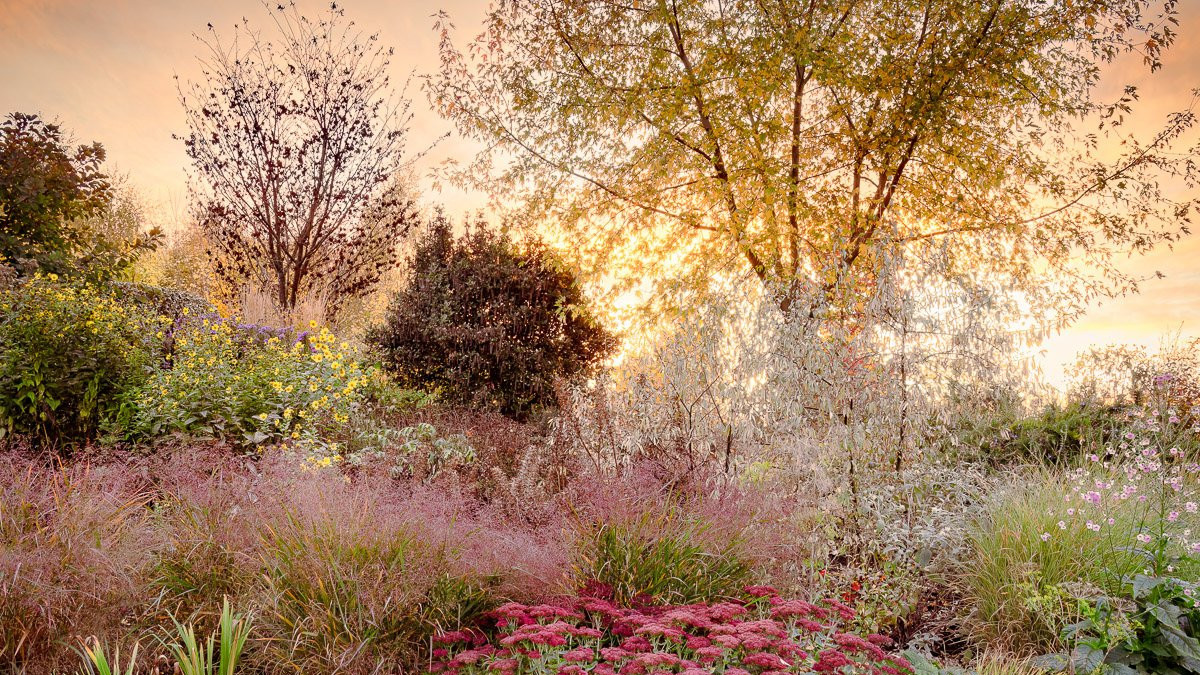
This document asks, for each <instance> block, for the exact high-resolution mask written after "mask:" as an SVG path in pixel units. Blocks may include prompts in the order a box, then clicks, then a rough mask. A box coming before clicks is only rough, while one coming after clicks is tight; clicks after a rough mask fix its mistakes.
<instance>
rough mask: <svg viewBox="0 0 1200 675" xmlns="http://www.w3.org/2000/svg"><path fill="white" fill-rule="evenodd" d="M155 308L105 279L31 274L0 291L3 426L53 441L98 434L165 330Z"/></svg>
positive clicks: (146, 367) (151, 360)
mask: <svg viewBox="0 0 1200 675" xmlns="http://www.w3.org/2000/svg"><path fill="white" fill-rule="evenodd" d="M160 329H161V326H160V325H159V321H158V320H157V319H156V317H155V316H154V315H152V314H149V313H147V312H143V311H141V310H139V309H138V308H136V307H133V306H131V305H128V304H124V303H121V302H119V301H118V300H117V299H116V298H115V297H114V296H113V295H112V293H110V292H107V291H106V290H105V289H104V288H102V287H97V286H92V285H86V284H80V283H68V282H64V281H60V280H59V279H58V277H57V276H56V275H53V274H50V275H47V276H42V275H40V274H37V275H35V276H34V277H33V278H31V279H30V280H29V281H28V282H27V283H25V284H23V285H20V286H17V287H15V288H13V289H11V290H9V291H7V292H5V293H3V294H2V295H0V433H19V434H28V435H30V436H32V437H33V438H35V439H37V440H39V441H42V442H46V443H49V444H55V445H70V444H76V443H79V442H83V441H87V440H89V439H92V438H95V436H96V435H97V433H98V432H99V431H100V430H101V427H102V425H103V424H104V423H105V422H107V421H112V420H114V419H115V416H116V415H117V414H118V413H119V412H120V411H121V409H122V406H123V404H125V403H128V401H126V400H124V399H123V397H122V394H123V393H124V392H126V391H128V390H130V389H132V388H134V387H136V386H138V385H139V384H140V383H141V382H144V381H145V380H146V379H147V378H148V377H149V376H150V373H151V370H152V369H153V368H154V366H155V359H156V357H157V354H158V349H159V344H160V341H161V337H162V332H161V330H160Z"/></svg>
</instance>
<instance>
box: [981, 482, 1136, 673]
mask: <svg viewBox="0 0 1200 675" xmlns="http://www.w3.org/2000/svg"><path fill="white" fill-rule="evenodd" d="M1067 491H1068V487H1067V485H1066V482H1065V481H1064V480H1063V479H1062V478H1060V477H1057V476H1054V475H1051V474H1045V475H1043V476H1041V477H1040V478H1039V479H1037V480H1034V481H1033V482H1031V483H1030V484H1029V485H1026V486H1023V487H1017V488H1015V489H1013V490H1010V491H1005V492H1003V493H1000V494H998V495H996V496H995V497H994V498H993V499H992V501H991V505H990V508H989V509H988V514H987V516H986V517H985V518H984V519H983V520H982V522H980V523H979V525H978V527H977V528H976V529H975V530H974V531H973V532H972V533H971V534H970V535H969V537H970V538H969V542H970V547H971V550H970V553H969V554H968V555H967V557H966V560H965V562H964V577H963V581H964V582H965V583H964V588H963V591H964V595H965V599H966V601H967V602H968V603H970V605H971V607H972V614H971V618H970V620H969V630H970V632H971V633H972V635H973V636H974V637H975V638H976V639H978V640H979V641H981V642H986V643H988V644H996V645H1002V646H1004V647H1005V648H1006V649H1009V650H1012V651H1013V652H1017V653H1027V654H1033V653H1043V652H1044V651H1047V650H1050V649H1053V648H1054V647H1055V646H1057V645H1059V643H1060V637H1059V633H1060V631H1061V630H1062V628H1063V627H1065V626H1067V625H1069V624H1070V623H1072V622H1073V620H1074V619H1075V618H1076V616H1077V614H1076V613H1077V602H1076V600H1075V598H1074V596H1072V595H1071V594H1070V593H1068V592H1067V591H1066V590H1065V589H1064V588H1063V585H1064V584H1078V585H1079V587H1078V588H1076V589H1073V590H1077V591H1084V590H1085V589H1084V588H1083V586H1084V585H1092V586H1095V587H1097V588H1099V587H1100V585H1102V584H1104V583H1105V581H1106V580H1107V579H1108V578H1109V573H1108V572H1107V570H1120V571H1127V570H1129V569H1132V568H1133V565H1134V564H1135V563H1136V561H1134V560H1133V559H1131V558H1130V557H1129V556H1128V555H1121V554H1119V553H1116V552H1114V551H1111V550H1106V549H1104V548H1101V547H1099V546H1097V545H1096V540H1095V536H1094V534H1093V532H1092V531H1091V530H1089V529H1088V527H1087V526H1086V523H1084V522H1081V521H1076V520H1072V521H1070V522H1067V521H1063V520H1062V519H1061V515H1060V510H1061V506H1062V504H1063V496H1064V495H1065V494H1066V493H1067ZM1060 522H1062V523H1063V525H1064V527H1060V526H1059V523H1060ZM1047 533H1053V535H1052V536H1049V537H1046V536H1044V535H1046V534H1047ZM1130 540H1132V535H1131V536H1130ZM1118 573H1119V572H1118ZM1068 588H1070V586H1068Z"/></svg>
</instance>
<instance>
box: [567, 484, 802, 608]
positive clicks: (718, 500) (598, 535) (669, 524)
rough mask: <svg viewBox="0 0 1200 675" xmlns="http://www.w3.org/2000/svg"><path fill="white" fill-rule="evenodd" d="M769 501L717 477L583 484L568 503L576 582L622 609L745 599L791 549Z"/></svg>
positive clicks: (574, 491)
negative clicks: (750, 586)
mask: <svg viewBox="0 0 1200 675" xmlns="http://www.w3.org/2000/svg"><path fill="white" fill-rule="evenodd" d="M642 469H643V470H644V467H643V468H642ZM581 488H582V490H581ZM765 497H766V495H763V494H759V493H758V492H757V491H755V490H752V489H744V488H741V487H739V486H737V485H734V484H731V483H728V482H725V481H722V480H718V479H715V478H694V479H692V480H691V481H690V482H683V483H680V482H672V481H667V482H663V481H662V480H661V477H659V478H655V477H652V476H649V475H644V474H642V473H641V470H634V471H631V472H629V473H628V474H626V475H623V476H620V477H609V478H597V477H590V478H585V479H582V480H581V481H580V482H579V485H578V486H577V487H575V488H574V489H573V491H572V492H571V493H570V494H568V495H566V496H565V497H564V498H565V499H566V500H567V502H568V504H567V506H568V509H569V510H570V512H571V517H570V519H569V534H570V536H571V537H572V547H573V552H574V553H573V556H574V557H573V560H572V565H571V579H572V583H573V585H574V587H575V588H588V590H589V592H591V593H593V594H597V593H599V594H602V595H605V596H608V597H609V598H610V599H612V600H613V601H614V602H617V603H618V604H621V603H624V604H630V603H642V604H690V603H696V602H710V601H716V600H720V599H722V598H730V597H735V596H737V594H738V593H740V592H741V589H742V588H743V587H744V586H745V585H746V584H747V583H751V582H752V581H757V580H760V579H756V578H755V577H756V575H757V574H758V572H761V571H762V570H763V569H765V567H766V565H765V563H766V561H767V560H768V559H770V558H772V557H773V555H774V554H775V553H776V552H777V551H778V550H779V548H780V546H781V544H782V542H781V541H780V540H779V538H778V537H777V535H778V530H776V529H775V528H774V525H776V524H777V520H778V517H779V516H780V513H779V512H780V511H781V509H779V508H778V504H775V503H773V502H771V501H770V500H768V499H765Z"/></svg>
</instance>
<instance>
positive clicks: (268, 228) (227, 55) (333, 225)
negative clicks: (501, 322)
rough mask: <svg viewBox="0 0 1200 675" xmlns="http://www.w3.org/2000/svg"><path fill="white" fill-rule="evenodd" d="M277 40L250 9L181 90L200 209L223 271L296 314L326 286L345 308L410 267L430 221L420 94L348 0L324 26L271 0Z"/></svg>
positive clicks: (213, 42) (209, 45) (209, 49)
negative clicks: (403, 84) (408, 238)
mask: <svg viewBox="0 0 1200 675" xmlns="http://www.w3.org/2000/svg"><path fill="white" fill-rule="evenodd" d="M268 11H269V12H270V15H271V18H272V20H273V22H274V27H275V28H276V35H275V36H274V39H268V38H266V37H264V36H263V34H262V32H260V31H258V30H256V29H254V28H252V27H251V24H250V22H249V21H248V20H247V19H245V18H243V19H242V22H241V23H239V24H238V25H237V26H236V31H235V35H234V37H233V39H232V41H229V42H226V41H223V40H222V39H221V38H220V37H219V36H218V35H217V33H216V31H215V30H214V29H213V28H212V25H211V24H209V30H210V34H209V36H207V37H201V36H197V39H198V40H199V41H200V43H201V44H202V45H204V47H205V48H206V53H205V54H204V55H203V56H202V57H200V63H201V65H202V71H203V81H201V82H189V83H188V84H187V85H186V86H185V85H183V84H180V85H179V98H180V102H181V103H182V104H183V108H184V111H185V112H186V114H187V120H188V133H187V135H186V136H183V137H182V140H183V142H184V145H185V147H186V150H187V154H188V157H189V158H190V159H191V160H192V164H193V169H194V172H193V174H192V176H191V180H190V190H191V194H192V202H193V208H194V209H195V211H196V214H195V215H196V219H197V221H198V222H199V223H200V224H201V227H202V228H203V230H204V233H205V235H206V238H207V240H208V241H209V242H210V249H209V254H210V256H211V257H212V259H213V263H214V268H215V270H216V271H217V273H218V274H219V275H220V276H221V277H223V278H224V279H225V280H227V281H230V282H232V283H235V284H240V283H246V282H249V283H253V284H257V285H258V286H260V287H261V288H262V289H264V290H268V291H269V292H270V293H271V295H272V297H274V299H275V301H276V302H277V303H278V304H279V307H280V309H281V310H283V311H285V312H286V311H290V310H291V309H292V308H294V307H295V306H296V303H297V302H298V300H300V299H301V298H303V297H304V296H305V295H306V294H308V293H314V292H315V293H321V294H323V295H324V296H325V297H326V299H327V301H328V302H329V305H328V307H327V310H326V311H327V313H329V314H330V315H332V313H333V312H335V311H336V310H337V307H338V306H339V304H340V303H341V302H342V301H344V300H345V299H347V298H351V297H355V296H358V295H362V294H364V293H365V292H366V291H368V290H369V289H370V288H371V287H372V286H373V285H374V284H375V283H376V282H377V281H378V280H379V278H380V276H381V274H383V272H385V271H386V270H388V269H389V268H391V267H393V266H394V265H395V264H396V262H397V253H396V245H395V244H396V241H397V240H398V239H399V238H400V237H401V236H402V235H403V234H404V233H405V232H406V231H407V230H408V229H409V228H410V227H411V226H412V225H413V224H414V223H415V222H416V221H417V216H416V212H415V208H414V200H413V199H412V197H411V195H410V193H408V192H407V191H405V190H400V189H396V187H395V186H396V183H395V177H396V176H398V175H399V174H400V172H401V170H402V169H403V168H405V166H406V154H405V137H406V134H407V131H408V125H409V123H410V122H411V120H412V114H411V112H410V110H409V108H410V105H411V101H410V100H409V99H407V98H406V97H405V96H404V94H403V92H401V94H400V95H399V96H395V95H394V94H393V93H392V92H391V90H390V86H389V78H388V74H387V71H388V66H389V63H390V57H391V55H392V53H393V52H392V49H390V48H386V47H383V46H382V45H380V43H379V35H378V34H377V33H372V34H364V33H362V32H361V31H359V30H358V29H356V28H355V24H354V22H352V21H347V20H346V19H345V15H344V13H343V11H342V10H341V9H340V8H338V6H337V5H336V3H335V4H332V5H330V9H329V11H328V13H327V14H325V15H324V16H323V17H321V18H320V19H319V20H316V21H313V20H310V19H308V18H307V17H305V16H303V15H301V14H300V13H299V11H298V10H297V9H296V7H295V5H294V3H289V4H288V5H286V6H285V5H277V6H276V7H275V8H274V9H269V10H268Z"/></svg>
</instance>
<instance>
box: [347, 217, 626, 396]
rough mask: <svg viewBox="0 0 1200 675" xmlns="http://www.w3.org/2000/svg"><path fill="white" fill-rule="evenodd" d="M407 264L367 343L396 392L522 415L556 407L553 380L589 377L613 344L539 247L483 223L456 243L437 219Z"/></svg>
mask: <svg viewBox="0 0 1200 675" xmlns="http://www.w3.org/2000/svg"><path fill="white" fill-rule="evenodd" d="M411 262H412V264H411V271H410V272H409V275H408V279H407V284H406V286H405V287H404V289H403V290H401V291H400V292H398V293H397V294H396V295H395V297H394V298H393V299H392V303H391V306H390V307H389V309H388V312H387V316H386V318H385V320H384V323H383V324H382V325H381V326H378V327H376V328H374V329H373V330H372V331H371V333H370V335H369V338H368V339H369V341H370V342H372V343H373V344H374V345H376V346H377V347H378V348H379V350H380V351H381V353H382V355H383V363H384V366H385V367H386V368H387V370H389V371H390V372H391V373H392V374H393V375H394V376H395V377H396V379H397V381H398V382H399V383H400V384H401V385H403V386H408V387H414V388H426V389H436V390H437V391H438V393H439V396H440V397H441V398H442V399H443V400H445V401H448V402H453V403H465V404H471V405H477V406H480V407H485V408H493V409H498V410H500V411H501V412H503V413H505V414H507V415H510V416H513V417H517V418H521V417H524V416H526V415H528V414H529V413H530V412H532V411H534V410H536V409H538V408H540V407H543V406H547V405H548V404H550V403H552V402H553V400H554V385H555V381H556V380H558V379H560V378H572V377H575V376H578V375H584V374H587V373H589V372H591V371H592V370H593V369H594V368H595V367H596V366H598V365H599V364H600V362H601V361H602V360H603V359H604V358H605V357H606V356H608V355H609V354H610V353H611V352H612V350H613V347H614V346H615V341H614V339H613V337H612V336H611V335H610V334H609V333H608V332H607V331H606V330H605V329H604V328H603V326H601V325H600V323H599V321H598V320H597V319H596V318H595V317H594V316H593V314H592V313H591V311H590V310H589V309H588V307H587V304H586V299H585V298H584V295H583V291H582V290H581V289H580V287H579V284H578V283H577V282H576V279H575V277H574V276H573V275H572V274H571V273H570V272H569V271H568V270H566V269H565V268H563V267H562V266H561V265H560V264H558V262H557V261H556V260H555V258H554V257H553V256H552V255H551V253H550V251H548V250H547V248H546V247H545V246H544V245H543V244H541V243H537V242H533V243H530V244H528V245H526V246H524V247H518V246H517V245H516V244H514V243H513V242H511V241H509V240H508V239H507V238H506V237H505V236H504V235H502V234H500V233H497V232H495V231H493V230H490V229H488V228H487V227H485V226H483V225H482V224H480V226H478V227H476V228H474V229H473V230H471V231H469V232H467V233H466V234H465V235H464V236H462V237H461V238H455V236H454V235H453V233H452V232H451V228H450V223H449V222H447V221H446V220H445V219H444V218H438V219H437V220H436V221H435V222H434V223H433V225H432V227H431V228H430V229H429V231H428V232H427V233H426V234H425V235H424V236H423V237H422V239H421V240H420V241H419V242H418V244H417V247H416V251H415V252H414V254H413V256H412V261H411Z"/></svg>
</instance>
